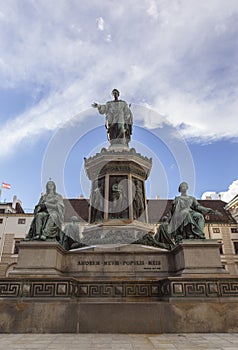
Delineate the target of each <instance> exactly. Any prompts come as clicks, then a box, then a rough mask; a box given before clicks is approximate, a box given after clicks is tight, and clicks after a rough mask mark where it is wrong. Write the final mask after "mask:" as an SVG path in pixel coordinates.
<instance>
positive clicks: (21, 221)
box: [18, 219, 26, 225]
mask: <svg viewBox="0 0 238 350" xmlns="http://www.w3.org/2000/svg"><path fill="white" fill-rule="evenodd" d="M25 223H26V219H18V224H20V225H24V224H25Z"/></svg>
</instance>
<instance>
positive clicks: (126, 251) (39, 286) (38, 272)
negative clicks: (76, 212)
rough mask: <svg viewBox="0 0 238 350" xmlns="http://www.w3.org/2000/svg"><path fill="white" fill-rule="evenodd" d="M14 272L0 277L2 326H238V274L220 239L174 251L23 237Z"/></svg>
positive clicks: (129, 329) (42, 329)
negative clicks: (226, 263)
mask: <svg viewBox="0 0 238 350" xmlns="http://www.w3.org/2000/svg"><path fill="white" fill-rule="evenodd" d="M10 276H11V277H10V278H5V279H2V280H0V310H1V322H0V332H4V333H34V332H37V333H61V332H62V333H77V332H79V333H88V332H89V333H94V332H95V333H163V332H167V333H177V332H237V331H238V303H237V301H238V278H237V277H236V276H230V275H229V274H228V273H227V272H226V271H225V270H224V269H222V267H221V262H220V256H219V244H217V243H216V242H214V241H187V242H184V243H183V244H181V245H180V246H177V247H176V248H175V249H173V250H172V251H171V252H169V251H166V250H164V249H160V248H154V247H144V246H137V245H125V244H124V245H102V246H92V247H86V248H80V249H76V250H73V251H69V252H66V251H65V250H64V249H63V248H61V247H60V246H59V245H58V244H57V243H48V242H40V243H39V242H34V241H33V242H23V243H21V244H20V252H19V261H18V265H17V267H16V269H15V270H14V271H12V273H11V274H10Z"/></svg>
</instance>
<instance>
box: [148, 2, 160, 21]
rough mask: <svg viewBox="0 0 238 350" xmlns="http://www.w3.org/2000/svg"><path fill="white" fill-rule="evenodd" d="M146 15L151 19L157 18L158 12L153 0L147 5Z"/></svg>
mask: <svg viewBox="0 0 238 350" xmlns="http://www.w3.org/2000/svg"><path fill="white" fill-rule="evenodd" d="M147 13H148V15H149V16H151V17H153V18H157V17H158V10H157V5H156V2H155V0H151V1H150V3H149V7H148V9H147Z"/></svg>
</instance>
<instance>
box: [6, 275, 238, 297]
mask: <svg viewBox="0 0 238 350" xmlns="http://www.w3.org/2000/svg"><path fill="white" fill-rule="evenodd" d="M22 297H24V298H43V299H44V298H78V299H84V298H85V299H86V298H87V299H88V298H89V299H97V298H103V299H106V298H147V299H153V300H156V299H158V300H163V299H166V298H171V297H175V298H221V297H222V298H226V297H233V298H234V297H237V298H238V278H237V279H221V280H219V279H207V280H202V279H183V278H181V279H177V278H176V279H173V278H170V279H163V280H158V281H115V282H105V281H94V282H93V281H90V282H88V281H87V282H86V281H83V282H82V281H79V280H76V279H67V278H66V279H62V280H61V279H59V280H50V279H49V280H46V279H29V280H16V279H8V278H6V279H2V280H0V298H22Z"/></svg>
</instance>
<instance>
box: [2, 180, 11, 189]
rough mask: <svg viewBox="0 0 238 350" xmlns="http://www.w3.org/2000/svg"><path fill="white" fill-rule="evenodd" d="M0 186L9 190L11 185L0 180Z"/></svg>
mask: <svg viewBox="0 0 238 350" xmlns="http://www.w3.org/2000/svg"><path fill="white" fill-rule="evenodd" d="M2 188H6V189H7V190H10V188H11V185H10V184H7V183H6V182H2Z"/></svg>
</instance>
